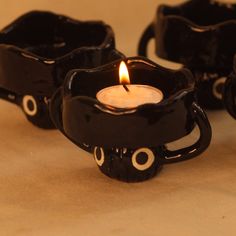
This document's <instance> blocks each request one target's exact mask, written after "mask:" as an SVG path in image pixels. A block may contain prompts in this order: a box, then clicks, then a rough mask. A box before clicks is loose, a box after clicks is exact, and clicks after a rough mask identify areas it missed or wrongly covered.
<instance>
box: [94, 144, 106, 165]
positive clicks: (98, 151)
mask: <svg viewBox="0 0 236 236" xmlns="http://www.w3.org/2000/svg"><path fill="white" fill-rule="evenodd" d="M94 159H95V161H96V162H97V164H98V165H99V166H102V165H103V163H104V161H105V155H104V151H103V149H102V148H99V147H95V148H94Z"/></svg>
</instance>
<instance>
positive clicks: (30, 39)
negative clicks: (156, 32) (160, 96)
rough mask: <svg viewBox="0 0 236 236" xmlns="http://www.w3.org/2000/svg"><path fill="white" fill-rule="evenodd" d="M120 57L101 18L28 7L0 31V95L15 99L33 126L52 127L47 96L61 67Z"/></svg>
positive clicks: (56, 82)
mask: <svg viewBox="0 0 236 236" xmlns="http://www.w3.org/2000/svg"><path fill="white" fill-rule="evenodd" d="M122 57H123V55H122V54H121V53H119V52H118V51H117V50H116V49H115V39H114V33H113V31H112V29H111V27H110V26H108V25H106V24H104V23H103V22H100V21H84V22H83V21H77V20H74V19H71V18H68V17H66V16H62V15H57V14H54V13H51V12H41V11H33V12H29V13H27V14H25V15H23V16H21V17H20V18H18V19H17V20H15V21H14V22H13V23H11V24H10V25H8V26H7V27H5V28H4V29H3V30H2V31H0V97H1V98H2V99H5V100H7V101H9V102H13V103H15V104H17V105H19V106H20V107H21V108H22V109H23V111H24V113H25V114H26V116H27V118H28V120H29V121H30V122H32V123H33V124H35V125H37V126H38V127H41V128H54V126H53V124H52V122H51V119H50V117H49V111H48V100H49V99H50V98H51V96H52V94H53V93H54V92H55V90H56V89H57V88H58V87H59V86H60V85H61V84H62V83H63V81H64V78H65V76H66V74H67V72H68V71H69V70H71V69H75V68H90V67H95V66H100V65H103V64H106V63H107V62H110V61H113V60H117V59H118V58H122ZM12 68H14V69H12Z"/></svg>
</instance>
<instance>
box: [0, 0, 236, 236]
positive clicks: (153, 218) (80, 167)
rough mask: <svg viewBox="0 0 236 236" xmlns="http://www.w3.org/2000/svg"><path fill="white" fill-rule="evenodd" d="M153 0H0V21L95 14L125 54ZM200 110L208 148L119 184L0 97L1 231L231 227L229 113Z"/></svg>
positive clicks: (235, 134)
mask: <svg viewBox="0 0 236 236" xmlns="http://www.w3.org/2000/svg"><path fill="white" fill-rule="evenodd" d="M160 2H161V1H158V0H148V1H146V0H132V1H131V0H117V1H111V0H100V1H91V0H86V1H85V0H80V1H79V0H74V1H73V0H70V1H69V0H67V1H65V0H50V1H49V0H15V1H14V0H0V6H1V8H0V27H3V26H5V25H6V24H8V23H10V22H11V21H12V20H13V19H15V18H16V17H17V16H18V15H20V14H22V13H24V12H26V11H28V10H32V9H46V10H52V11H55V12H58V13H62V14H66V15H70V16H72V17H74V18H77V19H81V20H89V19H102V20H104V21H105V22H107V23H109V24H110V25H112V27H113V29H114V31H115V33H116V36H117V47H118V48H119V49H120V50H121V51H122V52H124V53H126V54H127V55H129V56H134V55H136V48H137V42H138V38H139V37H140V34H141V32H142V30H143V29H144V27H145V26H146V25H147V24H148V23H149V22H150V21H151V20H152V19H153V17H154V13H155V9H156V6H157V4H158V3H160ZM163 2H164V1H163ZM169 2H170V3H176V2H179V1H169ZM152 50H153V47H152ZM152 58H153V59H154V60H155V61H158V60H157V59H156V58H155V57H153V56H152ZM161 63H162V64H164V65H167V64H166V63H165V62H163V61H162V62H161ZM168 66H170V65H169V64H168ZM171 66H172V65H171ZM208 115H209V119H210V121H211V122H212V127H213V132H214V133H213V134H214V136H213V140H212V145H211V147H210V148H209V149H208V151H207V152H205V153H204V154H203V155H202V156H201V157H199V158H197V159H194V160H192V161H188V162H185V163H179V164H175V165H170V166H166V167H165V168H164V170H163V171H162V172H161V174H160V175H159V176H158V177H156V178H154V179H152V180H150V181H148V182H145V183H140V184H126V183H122V182H118V181H115V180H112V179H109V178H107V177H105V176H103V175H102V174H101V173H100V172H99V170H98V168H97V167H96V165H95V162H94V161H93V159H92V157H91V156H90V155H89V154H87V153H85V152H83V151H81V150H80V149H79V148H77V147H76V146H75V145H73V144H72V143H70V142H69V141H68V140H67V139H66V138H64V137H63V136H62V135H61V134H60V133H59V132H58V131H43V130H40V129H38V128H36V127H33V126H32V125H31V124H30V123H28V122H27V121H26V119H25V117H24V115H23V113H22V112H21V110H20V109H18V108H17V107H15V106H14V105H11V104H9V103H6V102H4V101H0V130H1V131H0V132H1V136H0V235H1V236H12V235H20V236H21V235H22V236H28V235H30V236H34V235H43V236H47V235H49V236H54V235H55V236H61V235H63V236H68V235H70V236H71V235H84V236H85V235H88V236H93V235H96V236H98V235H99V236H100V235H107V236H108V235H122V236H123V235H129V236H132V235H138V236H139V235H140V236H143V235H145V236H146V235H147V236H152V235H153V236H156V235H162V236H169V235H170V236H173V235H181V236H195V235H196V236H199V235H207V236H211V235H214V236H222V235H227V236H234V235H236V226H235V222H236V157H235V154H236V121H234V120H233V119H232V118H231V117H230V116H229V115H228V114H227V113H226V112H225V111H219V112H209V113H208ZM197 135H198V132H197V131H196V132H194V133H193V134H192V135H191V137H190V138H188V139H187V140H184V141H183V142H184V143H190V142H193V141H194V140H195V139H196V137H197ZM179 145H180V144H179V143H178V144H176V145H175V146H179ZM181 145H183V143H181Z"/></svg>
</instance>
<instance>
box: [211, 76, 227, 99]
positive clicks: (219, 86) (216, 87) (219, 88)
mask: <svg viewBox="0 0 236 236" xmlns="http://www.w3.org/2000/svg"><path fill="white" fill-rule="evenodd" d="M226 79H227V78H226V77H222V78H220V79H218V80H216V81H215V83H214V84H213V91H212V92H213V94H214V96H215V97H216V98H218V99H219V100H222V99H223V94H222V92H223V86H224V84H225V82H226Z"/></svg>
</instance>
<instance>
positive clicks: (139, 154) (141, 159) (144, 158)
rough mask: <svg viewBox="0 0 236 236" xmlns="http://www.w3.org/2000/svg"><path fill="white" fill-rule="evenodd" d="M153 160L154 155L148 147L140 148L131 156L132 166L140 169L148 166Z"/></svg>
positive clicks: (145, 168)
mask: <svg viewBox="0 0 236 236" xmlns="http://www.w3.org/2000/svg"><path fill="white" fill-rule="evenodd" d="M154 161H155V156H154V154H153V152H152V151H151V150H150V149H148V148H140V149H138V150H137V151H136V152H135V153H134V154H133V156H132V164H133V166H134V167H135V168H136V169H137V170H140V171H144V170H147V169H148V168H150V167H151V166H152V164H153V162H154Z"/></svg>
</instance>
